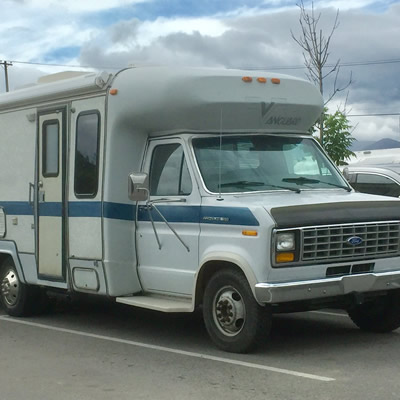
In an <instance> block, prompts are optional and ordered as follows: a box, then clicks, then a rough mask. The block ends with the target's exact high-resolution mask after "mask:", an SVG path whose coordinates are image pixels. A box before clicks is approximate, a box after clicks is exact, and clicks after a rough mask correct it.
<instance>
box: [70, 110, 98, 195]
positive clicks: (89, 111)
mask: <svg viewBox="0 0 400 400" xmlns="http://www.w3.org/2000/svg"><path fill="white" fill-rule="evenodd" d="M85 115H97V132H96V135H97V140H96V178H97V179H96V186H95V190H94V193H83V194H82V193H77V191H76V186H77V185H76V182H77V173H76V171H77V165H76V163H77V150H78V123H79V118H80V117H82V116H85ZM100 136H101V113H100V111H99V110H97V109H93V110H85V111H81V112H80V113H79V114H78V115H77V117H76V123H75V152H74V157H75V159H74V194H75V197H76V198H78V199H94V198H95V197H96V196H97V194H98V192H99V181H100V176H99V175H100V174H99V173H100V165H99V162H100Z"/></svg>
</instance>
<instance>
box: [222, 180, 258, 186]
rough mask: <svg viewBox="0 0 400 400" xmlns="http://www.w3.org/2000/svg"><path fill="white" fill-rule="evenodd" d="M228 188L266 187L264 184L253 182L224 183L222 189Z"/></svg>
mask: <svg viewBox="0 0 400 400" xmlns="http://www.w3.org/2000/svg"><path fill="white" fill-rule="evenodd" d="M227 186H239V187H240V186H264V182H256V181H255V182H253V181H236V182H226V183H222V184H221V187H227Z"/></svg>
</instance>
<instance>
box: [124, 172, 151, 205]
mask: <svg viewBox="0 0 400 400" xmlns="http://www.w3.org/2000/svg"><path fill="white" fill-rule="evenodd" d="M128 196H129V198H130V199H131V200H133V201H145V200H147V199H148V198H149V179H148V175H147V174H145V173H143V172H134V173H132V174H130V175H129V179H128Z"/></svg>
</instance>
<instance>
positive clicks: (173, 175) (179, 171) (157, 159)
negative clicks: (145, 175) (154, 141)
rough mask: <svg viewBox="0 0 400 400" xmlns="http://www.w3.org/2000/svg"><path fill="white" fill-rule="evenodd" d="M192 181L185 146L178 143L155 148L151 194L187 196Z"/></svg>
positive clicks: (152, 162) (151, 168)
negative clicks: (184, 150)
mask: <svg viewBox="0 0 400 400" xmlns="http://www.w3.org/2000/svg"><path fill="white" fill-rule="evenodd" d="M191 192H192V181H191V178H190V174H189V170H188V167H187V164H186V160H185V154H184V152H183V148H182V146H181V145H180V144H178V143H171V144H165V145H159V146H156V147H155V148H154V151H153V155H152V161H151V166H150V195H152V196H187V195H189V194H190V193H191Z"/></svg>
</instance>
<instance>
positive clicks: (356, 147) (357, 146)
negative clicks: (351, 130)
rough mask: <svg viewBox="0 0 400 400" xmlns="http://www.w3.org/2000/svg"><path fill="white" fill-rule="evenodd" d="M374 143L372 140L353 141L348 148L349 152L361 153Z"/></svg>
mask: <svg viewBox="0 0 400 400" xmlns="http://www.w3.org/2000/svg"><path fill="white" fill-rule="evenodd" d="M374 143H375V142H374V141H372V140H369V141H368V140H355V141H354V142H353V143H352V145H351V146H350V150H351V151H361V150H364V149H365V148H366V147H367V146H370V145H371V144H374Z"/></svg>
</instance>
